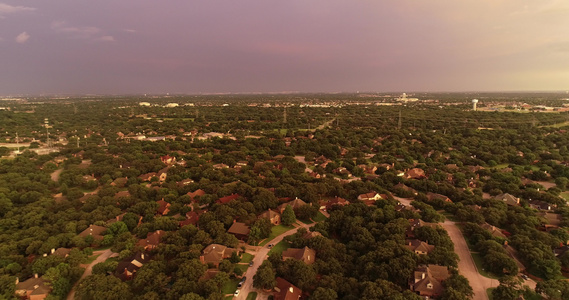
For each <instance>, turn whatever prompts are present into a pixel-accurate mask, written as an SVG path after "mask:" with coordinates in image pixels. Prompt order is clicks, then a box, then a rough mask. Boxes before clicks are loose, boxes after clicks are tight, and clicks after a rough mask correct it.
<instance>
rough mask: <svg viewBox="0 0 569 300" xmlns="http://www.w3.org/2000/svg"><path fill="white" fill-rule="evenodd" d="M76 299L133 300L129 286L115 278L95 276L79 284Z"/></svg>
mask: <svg viewBox="0 0 569 300" xmlns="http://www.w3.org/2000/svg"><path fill="white" fill-rule="evenodd" d="M75 298H76V299H79V300H98V299H109V300H124V299H133V295H132V293H131V292H130V288H129V286H128V285H127V284H126V283H124V282H122V281H121V280H120V279H118V278H117V277H115V276H112V275H111V276H106V275H102V274H95V275H91V276H87V277H85V278H84V279H82V280H81V281H80V282H79V283H78V284H77V289H76V293H75Z"/></svg>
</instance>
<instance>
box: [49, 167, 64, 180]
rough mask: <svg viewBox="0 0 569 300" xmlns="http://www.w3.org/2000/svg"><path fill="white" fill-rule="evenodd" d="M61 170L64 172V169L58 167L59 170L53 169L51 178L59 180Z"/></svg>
mask: <svg viewBox="0 0 569 300" xmlns="http://www.w3.org/2000/svg"><path fill="white" fill-rule="evenodd" d="M61 172H63V169H57V170H55V171H53V173H51V180H53V181H55V182H58V181H59V175H60V174H61Z"/></svg>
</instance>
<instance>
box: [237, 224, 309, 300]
mask: <svg viewBox="0 0 569 300" xmlns="http://www.w3.org/2000/svg"><path fill="white" fill-rule="evenodd" d="M296 225H299V226H298V227H296V228H295V229H291V230H289V231H287V232H285V233H283V234H281V235H279V236H277V237H276V238H274V239H273V240H271V241H270V242H268V243H267V244H266V245H265V246H264V247H258V248H257V250H256V251H253V252H248V253H251V254H253V255H255V258H253V266H252V267H249V268H248V269H247V272H245V274H244V276H246V277H247V280H246V281H245V283H244V284H243V286H242V287H241V292H240V293H239V296H237V297H234V299H247V295H249V293H250V292H257V299H266V298H267V297H268V294H264V292H263V291H261V290H257V289H256V288H254V287H253V276H255V274H256V273H257V269H258V268H259V266H260V265H261V264H262V263H263V261H264V260H265V259H267V257H268V253H269V251H270V250H271V249H269V248H268V247H267V246H268V245H271V244H273V245H276V244H278V243H279V242H280V241H282V240H283V239H284V238H285V237H286V236H289V235H292V234H295V233H296V231H298V229H299V228H301V227H304V228H306V229H308V228H309V227H310V226H312V225H314V224H309V225H307V224H304V223H302V222H300V221H298V222H297V224H296Z"/></svg>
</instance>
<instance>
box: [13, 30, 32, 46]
mask: <svg viewBox="0 0 569 300" xmlns="http://www.w3.org/2000/svg"><path fill="white" fill-rule="evenodd" d="M29 39H30V35H29V34H28V33H27V32H25V31H24V32H22V33H20V34H18V36H16V39H15V40H16V43H19V44H23V43H25V42H27V41H28V40H29Z"/></svg>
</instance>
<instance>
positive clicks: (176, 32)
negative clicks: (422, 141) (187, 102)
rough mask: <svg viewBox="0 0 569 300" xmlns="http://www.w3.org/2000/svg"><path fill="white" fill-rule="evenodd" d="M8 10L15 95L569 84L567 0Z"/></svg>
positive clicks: (255, 0)
mask: <svg viewBox="0 0 569 300" xmlns="http://www.w3.org/2000/svg"><path fill="white" fill-rule="evenodd" d="M6 3H8V4H6ZM32 11H34V13H24V12H32ZM1 16H4V19H0V36H2V37H13V36H17V35H21V37H20V38H19V39H17V40H16V41H12V40H5V41H4V42H3V43H2V45H3V55H2V56H0V65H2V66H3V71H4V70H6V71H5V72H0V90H2V91H7V92H9V93H59V92H69V93H162V92H171V93H177V92H179V93H199V92H247V91H265V92H269V91H307V92H308V91H327V92H335V91H357V90H359V91H472V90H565V89H569V86H568V84H567V82H569V71H568V70H569V51H568V50H567V49H569V46H568V45H569V36H568V35H567V28H569V2H567V1H566V0H562V1H561V0H542V1H534V0H519V1H510V0H493V1H489V0H487V1H480V0H463V1H460V2H457V1H454V0H432V1H428V2H424V1H415V0H400V1H388V0H375V1H353V0H311V1H303V0H288V1H281V2H271V3H269V2H266V1H261V0H241V1H239V2H227V1H220V0H212V1H182V0H175V1H174V2H170V3H167V4H156V3H154V2H152V1H136V0H123V1H113V2H96V3H95V2H82V3H78V2H76V1H72V0H50V1H49V2H43V1H37V2H34V7H33V8H32V7H25V6H21V5H19V4H18V2H16V1H15V0H14V1H11V2H8V1H7V0H6V1H4V2H2V3H0V17H1ZM8 16H9V18H8ZM8 20H9V22H10V23H7V22H8ZM24 33H25V34H24ZM28 33H32V35H33V40H32V41H33V44H34V46H35V45H38V46H39V47H30V46H31V43H30V41H29V40H28V39H29V34H28ZM18 41H20V42H24V43H25V42H26V41H27V42H28V43H30V44H29V45H26V46H25V47H21V46H19V45H18V44H17V42H18ZM6 74H10V75H9V76H8V75H6ZM47 75H49V76H47Z"/></svg>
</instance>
